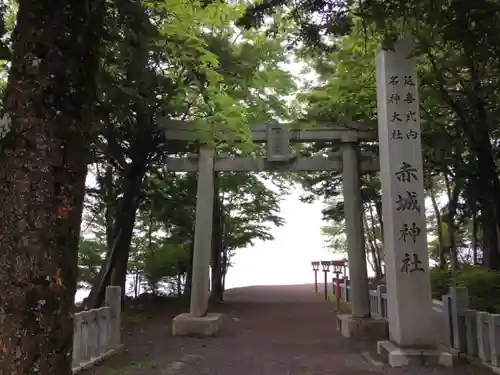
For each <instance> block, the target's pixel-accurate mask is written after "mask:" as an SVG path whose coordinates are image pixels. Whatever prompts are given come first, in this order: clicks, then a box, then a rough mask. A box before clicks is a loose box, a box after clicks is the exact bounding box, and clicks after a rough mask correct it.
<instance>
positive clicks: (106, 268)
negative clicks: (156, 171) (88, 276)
mask: <svg viewBox="0 0 500 375" xmlns="http://www.w3.org/2000/svg"><path fill="white" fill-rule="evenodd" d="M144 173H145V167H144V166H135V167H134V166H130V171H129V173H128V175H127V176H126V181H125V189H124V193H123V198H122V199H121V201H120V204H119V209H118V210H117V217H116V219H115V226H114V229H113V246H112V248H111V250H110V251H108V254H107V256H106V262H105V264H104V265H103V266H102V267H101V269H100V270H99V274H98V275H97V278H96V281H95V282H94V285H93V287H92V289H91V291H90V293H89V297H88V300H87V307H90V308H98V307H100V306H101V304H102V302H103V301H104V295H105V292H106V287H107V286H108V285H109V284H110V283H111V284H112V285H118V286H121V287H122V296H123V295H124V293H125V279H126V275H127V263H128V255H129V250H130V242H131V240H132V233H133V230H134V223H135V216H136V211H137V206H138V204H139V193H140V189H141V185H142V178H143V177H144Z"/></svg>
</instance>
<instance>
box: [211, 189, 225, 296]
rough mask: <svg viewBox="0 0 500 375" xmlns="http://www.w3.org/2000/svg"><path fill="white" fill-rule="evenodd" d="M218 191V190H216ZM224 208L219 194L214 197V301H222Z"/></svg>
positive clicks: (212, 294)
mask: <svg viewBox="0 0 500 375" xmlns="http://www.w3.org/2000/svg"><path fill="white" fill-rule="evenodd" d="M216 191H217V190H216ZM221 215H222V210H221V202H220V197H219V194H216V196H215V199H214V215H213V227H212V228H213V229H212V292H211V296H210V297H211V299H212V301H214V302H220V301H222V226H221V224H222V220H221V219H222V218H221Z"/></svg>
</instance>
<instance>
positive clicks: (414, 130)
mask: <svg viewBox="0 0 500 375" xmlns="http://www.w3.org/2000/svg"><path fill="white" fill-rule="evenodd" d="M388 83H389V85H388V86H389V87H390V89H391V91H390V92H389V94H388V95H389V97H388V98H387V104H388V107H389V108H388V115H389V122H390V124H391V125H392V127H391V131H390V141H391V142H399V141H404V140H406V141H410V142H411V141H418V138H419V126H418V125H419V124H418V117H417V111H418V103H417V95H416V91H415V90H416V87H415V86H416V85H415V80H414V79H413V77H412V76H411V75H404V76H402V78H400V76H398V75H392V76H390V77H389V82H388ZM400 89H401V90H402V91H400ZM416 105H417V108H415V106H416ZM401 146H402V147H404V145H401ZM419 174H420V171H419V170H418V169H417V168H415V167H414V166H413V165H412V163H411V162H410V161H406V160H402V161H401V164H400V166H399V169H398V170H397V171H396V172H395V173H394V177H395V179H396V180H397V181H398V182H400V183H403V184H405V185H408V188H405V189H404V191H396V194H395V196H394V197H393V198H392V199H393V200H394V202H395V210H396V211H397V212H401V213H403V212H404V213H406V214H407V217H408V219H409V222H408V221H407V220H403V223H402V225H401V227H400V229H399V238H398V240H399V241H401V242H403V243H404V244H407V245H409V246H411V245H412V244H413V245H415V244H416V243H417V239H418V238H419V237H420V236H421V234H422V229H421V228H420V226H419V225H418V224H417V222H418V220H415V221H414V220H412V219H411V216H409V215H412V214H417V215H420V214H421V213H422V209H421V206H422V204H421V203H420V199H421V197H420V196H419V193H418V192H417V191H415V190H414V189H412V185H413V183H414V182H417V183H418V182H419ZM401 262H402V265H401V272H403V273H412V272H415V271H420V272H424V269H423V268H422V267H421V264H422V261H421V260H420V259H419V257H418V254H416V253H411V254H410V253H408V252H405V254H404V257H403V259H402V261H401Z"/></svg>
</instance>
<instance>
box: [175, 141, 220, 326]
mask: <svg viewBox="0 0 500 375" xmlns="http://www.w3.org/2000/svg"><path fill="white" fill-rule="evenodd" d="M214 160H215V152H214V150H213V149H212V148H210V147H209V146H202V147H201V148H200V152H199V155H198V186H197V194H196V218H195V230H194V251H193V275H192V282H191V305H190V308H189V313H187V314H180V315H178V316H176V317H175V318H174V319H173V323H172V334H173V335H174V336H214V335H215V334H217V332H218V331H219V330H220V326H221V314H215V313H207V310H208V299H209V297H210V257H211V254H212V252H211V246H212V225H213V207H214V195H215V191H214Z"/></svg>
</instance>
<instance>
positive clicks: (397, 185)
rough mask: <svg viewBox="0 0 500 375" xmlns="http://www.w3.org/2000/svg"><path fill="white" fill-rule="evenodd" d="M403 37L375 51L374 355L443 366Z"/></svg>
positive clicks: (415, 102) (412, 81)
mask: <svg viewBox="0 0 500 375" xmlns="http://www.w3.org/2000/svg"><path fill="white" fill-rule="evenodd" d="M411 49H412V45H411V43H409V42H408V41H406V40H399V41H397V42H396V43H395V44H394V50H392V51H381V52H380V53H378V55H377V60H376V61H377V104H378V133H379V147H380V151H379V152H380V179H381V183H382V216H383V221H384V249H385V259H384V261H385V265H386V280H387V313H388V322H389V339H390V341H380V342H379V343H378V345H377V349H378V353H379V354H380V355H381V356H382V357H383V358H385V359H386V360H387V361H388V363H389V364H390V365H391V366H404V365H407V364H409V363H410V362H412V360H415V361H416V363H420V361H421V359H422V358H424V359H428V360H437V361H438V362H441V363H443V364H449V363H448V361H449V360H450V357H449V356H447V355H446V353H440V352H438V351H436V350H435V349H436V338H435V332H433V330H434V324H433V323H432V320H433V314H432V297H431V285H430V278H429V255H428V251H427V233H426V217H425V196H424V185H423V173H422V168H423V165H422V146H421V138H420V137H421V133H420V115H419V97H418V82H417V69H416V61H415V59H414V58H412V57H410V54H411V52H412V50H411Z"/></svg>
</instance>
